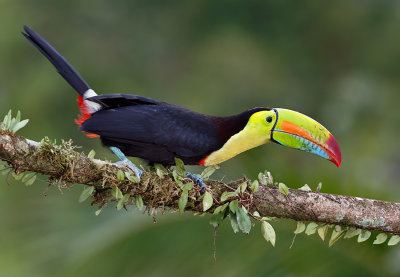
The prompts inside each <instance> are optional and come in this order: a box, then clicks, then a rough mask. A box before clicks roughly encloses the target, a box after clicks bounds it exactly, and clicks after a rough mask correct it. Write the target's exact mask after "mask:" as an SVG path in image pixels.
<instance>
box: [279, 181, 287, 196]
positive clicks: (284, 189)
mask: <svg viewBox="0 0 400 277" xmlns="http://www.w3.org/2000/svg"><path fill="white" fill-rule="evenodd" d="M279 191H280V192H281V193H283V194H284V195H289V189H288V187H287V186H286V185H285V184H284V183H279Z"/></svg>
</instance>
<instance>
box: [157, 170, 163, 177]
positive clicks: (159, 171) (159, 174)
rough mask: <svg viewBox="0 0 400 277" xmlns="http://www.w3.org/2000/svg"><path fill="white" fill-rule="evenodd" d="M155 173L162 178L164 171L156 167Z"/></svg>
mask: <svg viewBox="0 0 400 277" xmlns="http://www.w3.org/2000/svg"><path fill="white" fill-rule="evenodd" d="M156 174H157V176H158V177H160V178H163V177H164V173H163V172H162V171H161V170H160V169H159V168H157V169H156Z"/></svg>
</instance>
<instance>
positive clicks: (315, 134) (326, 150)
mask: <svg viewBox="0 0 400 277" xmlns="http://www.w3.org/2000/svg"><path fill="white" fill-rule="evenodd" d="M249 123H250V125H253V127H255V128H257V129H258V130H259V131H262V132H263V133H264V135H265V133H267V136H269V139H268V140H269V141H272V142H275V143H278V144H281V145H284V146H287V147H291V148H295V149H299V150H303V151H306V152H310V153H313V154H316V155H318V156H321V157H323V158H325V159H327V160H330V161H331V162H333V163H334V164H336V165H337V166H340V162H341V160H342V155H341V153H340V149H339V145H338V143H337V142H336V140H335V138H334V137H333V136H332V134H331V133H330V132H329V131H328V130H327V129H326V128H325V127H324V126H322V125H321V124H319V123H318V122H317V121H315V120H314V119H312V118H310V117H308V116H306V115H304V114H301V113H299V112H295V111H291V110H287V109H271V110H264V111H259V112H256V113H254V114H253V115H252V116H251V117H250V120H249ZM249 127H250V126H249ZM260 127H261V128H260Z"/></svg>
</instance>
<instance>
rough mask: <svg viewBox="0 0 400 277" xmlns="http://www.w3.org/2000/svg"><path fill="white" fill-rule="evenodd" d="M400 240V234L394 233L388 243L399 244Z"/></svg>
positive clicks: (391, 244)
mask: <svg viewBox="0 0 400 277" xmlns="http://www.w3.org/2000/svg"><path fill="white" fill-rule="evenodd" d="M399 242H400V236H398V235H393V236H392V237H391V238H390V239H389V241H388V245H389V246H393V245H396V244H398V243H399Z"/></svg>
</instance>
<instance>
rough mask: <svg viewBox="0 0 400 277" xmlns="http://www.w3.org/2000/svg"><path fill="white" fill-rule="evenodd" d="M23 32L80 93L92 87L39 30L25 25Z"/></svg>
mask: <svg viewBox="0 0 400 277" xmlns="http://www.w3.org/2000/svg"><path fill="white" fill-rule="evenodd" d="M24 30H25V32H26V33H22V34H23V35H24V37H26V38H27V39H28V40H29V41H30V42H31V43H32V44H33V45H34V46H35V47H36V48H37V49H39V51H40V52H41V53H42V54H43V55H44V56H45V57H46V58H47V59H48V60H49V61H50V62H51V63H52V64H53V65H54V66H55V68H56V69H57V71H58V73H60V74H61V76H62V77H63V78H64V79H65V80H66V81H67V82H68V83H69V84H70V85H71V86H72V87H73V88H74V89H75V90H76V91H77V92H78V93H79V94H80V95H82V96H83V93H84V92H85V91H87V90H88V89H90V87H89V85H88V84H87V83H86V82H85V80H84V79H83V78H82V77H81V76H80V75H79V73H78V72H77V71H76V70H75V69H74V68H73V67H72V65H70V64H69V62H68V61H67V60H66V59H65V58H64V57H63V56H61V54H60V53H58V51H57V50H56V49H55V48H54V47H53V46H52V45H51V44H50V43H49V42H47V41H46V40H45V39H44V38H43V37H41V36H40V35H39V34H38V33H37V32H35V31H34V30H32V29H31V28H29V27H28V26H26V25H24Z"/></svg>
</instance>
